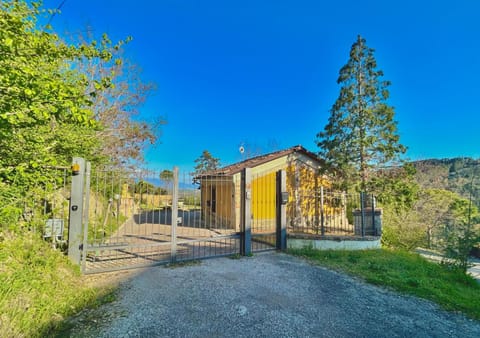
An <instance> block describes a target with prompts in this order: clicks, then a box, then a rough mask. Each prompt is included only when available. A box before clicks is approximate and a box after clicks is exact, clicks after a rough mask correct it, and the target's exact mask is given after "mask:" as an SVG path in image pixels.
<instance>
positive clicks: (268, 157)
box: [202, 145, 323, 176]
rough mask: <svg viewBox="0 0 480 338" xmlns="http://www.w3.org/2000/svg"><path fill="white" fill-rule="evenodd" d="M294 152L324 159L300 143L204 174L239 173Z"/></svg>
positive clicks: (319, 160) (318, 159) (316, 158)
mask: <svg viewBox="0 0 480 338" xmlns="http://www.w3.org/2000/svg"><path fill="white" fill-rule="evenodd" d="M293 153H301V154H304V155H306V156H308V157H310V158H311V159H313V160H314V161H318V162H321V163H323V160H322V159H320V158H319V157H318V156H317V155H315V154H314V153H312V152H311V151H308V150H307V149H305V148H304V147H302V146H300V145H297V146H294V147H291V148H288V149H283V150H279V151H275V152H273V153H269V154H265V155H260V156H256V157H252V158H249V159H247V160H244V161H241V162H237V163H234V164H231V165H229V166H226V167H223V168H220V169H217V170H213V171H210V172H208V173H206V174H204V175H207V176H210V175H233V174H236V173H239V172H240V171H242V170H243V169H245V168H254V167H256V166H259V165H261V164H264V163H267V162H270V161H273V160H276V159H277V158H280V157H283V156H286V155H290V154H293ZM204 175H202V176H204Z"/></svg>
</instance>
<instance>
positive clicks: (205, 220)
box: [82, 170, 240, 273]
mask: <svg viewBox="0 0 480 338" xmlns="http://www.w3.org/2000/svg"><path fill="white" fill-rule="evenodd" d="M87 181H88V179H87ZM89 185H90V188H89V189H87V191H86V196H87V197H86V200H88V203H87V202H85V206H86V208H85V210H84V214H85V215H88V217H86V218H85V220H84V231H85V232H84V238H83V247H82V260H83V270H84V271H85V272H87V273H88V272H99V271H110V270H116V269H124V268H127V267H137V266H146V265H152V264H161V263H168V262H172V261H181V260H194V259H200V258H207V257H213V256H221V255H232V254H236V253H239V252H240V236H239V233H238V231H239V229H238V227H237V226H236V223H235V218H234V217H235V214H234V209H233V208H234V205H233V203H232V201H233V199H232V192H233V181H232V178H231V177H208V178H207V177H205V178H202V179H200V180H199V179H195V178H194V177H192V176H191V175H189V174H186V173H185V174H179V173H178V171H176V170H173V171H170V170H157V171H152V170H141V171H139V170H136V171H131V172H127V171H112V170H92V171H91V177H90V183H89Z"/></svg>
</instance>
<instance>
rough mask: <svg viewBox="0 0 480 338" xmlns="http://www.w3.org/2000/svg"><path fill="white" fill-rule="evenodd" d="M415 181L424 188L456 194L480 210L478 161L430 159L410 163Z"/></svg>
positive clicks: (479, 164) (479, 171) (479, 168)
mask: <svg viewBox="0 0 480 338" xmlns="http://www.w3.org/2000/svg"><path fill="white" fill-rule="evenodd" d="M412 165H413V166H415V168H416V169H417V174H416V175H415V179H416V181H417V182H418V184H420V185H421V186H422V187H424V188H434V189H445V190H450V191H453V192H456V193H457V194H459V195H461V196H462V197H464V198H466V199H470V197H471V198H472V202H473V204H474V205H476V206H477V208H480V193H479V192H480V160H479V159H476V160H475V159H472V158H464V157H459V158H451V159H441V160H437V159H430V160H423V161H415V162H413V163H412Z"/></svg>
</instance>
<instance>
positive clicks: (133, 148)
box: [78, 36, 165, 166]
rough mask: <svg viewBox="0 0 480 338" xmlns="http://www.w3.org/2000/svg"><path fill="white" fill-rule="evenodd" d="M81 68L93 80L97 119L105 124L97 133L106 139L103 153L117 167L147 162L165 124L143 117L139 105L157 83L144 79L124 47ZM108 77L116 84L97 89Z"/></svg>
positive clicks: (85, 63)
mask: <svg viewBox="0 0 480 338" xmlns="http://www.w3.org/2000/svg"><path fill="white" fill-rule="evenodd" d="M85 39H86V40H91V37H89V36H87V37H86V38H85ZM130 39H131V38H129V39H128V41H129V40H130ZM78 69H79V70H80V71H81V72H82V73H84V74H85V75H86V76H87V78H89V79H90V80H91V81H90V86H89V88H87V92H89V93H93V95H91V100H92V109H93V110H94V111H95V116H94V118H95V120H96V121H97V122H98V123H99V124H100V125H101V128H99V129H98V130H97V132H96V136H97V137H98V138H100V139H101V140H102V144H101V147H100V149H99V151H100V155H102V156H103V157H104V158H106V159H108V161H109V162H110V164H113V165H115V166H124V165H127V164H133V163H138V162H143V160H144V158H143V156H144V149H145V148H146V147H147V146H148V145H149V144H154V143H155V141H156V140H157V135H158V129H159V128H160V126H161V125H162V124H164V123H165V122H164V120H163V119H161V118H158V119H156V120H152V121H144V120H141V119H139V114H140V112H139V107H140V106H141V105H142V104H143V103H144V102H145V100H146V99H147V97H148V96H149V95H150V94H151V93H152V92H153V90H154V89H155V86H154V84H153V83H145V82H144V81H142V78H141V70H140V69H139V67H138V66H137V65H135V64H132V62H131V61H130V60H128V59H126V58H125V57H124V56H123V50H121V49H113V50H112V58H111V59H110V60H103V59H82V60H81V62H80V63H78ZM105 77H108V78H109V79H110V81H111V83H112V85H111V86H109V87H108V88H105V89H103V90H101V91H95V90H94V89H95V84H96V83H97V82H98V81H100V80H101V79H102V78H105Z"/></svg>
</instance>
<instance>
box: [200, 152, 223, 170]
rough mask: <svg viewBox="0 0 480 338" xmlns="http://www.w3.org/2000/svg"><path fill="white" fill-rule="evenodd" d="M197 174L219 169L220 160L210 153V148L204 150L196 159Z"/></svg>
mask: <svg viewBox="0 0 480 338" xmlns="http://www.w3.org/2000/svg"><path fill="white" fill-rule="evenodd" d="M195 163H196V164H197V165H196V166H195V175H200V174H205V173H207V172H209V171H212V170H215V169H218V167H219V166H220V160H219V159H218V158H215V157H213V156H212V154H210V152H209V151H208V150H204V151H203V152H202V155H201V156H200V157H199V158H197V159H196V160H195Z"/></svg>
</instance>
